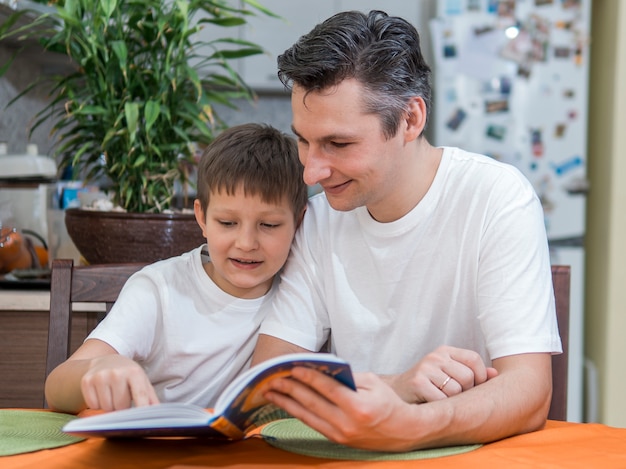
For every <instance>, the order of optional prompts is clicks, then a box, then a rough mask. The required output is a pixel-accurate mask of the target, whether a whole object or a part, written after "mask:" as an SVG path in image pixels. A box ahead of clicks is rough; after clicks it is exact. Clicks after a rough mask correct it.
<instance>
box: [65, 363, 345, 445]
mask: <svg viewBox="0 0 626 469" xmlns="http://www.w3.org/2000/svg"><path fill="white" fill-rule="evenodd" d="M296 366H305V367H309V368H315V369H317V370H319V371H322V372H324V373H326V374H328V375H330V376H333V377H334V378H335V379H337V381H339V382H341V383H343V384H345V385H346V386H348V387H349V388H351V389H356V386H355V384H354V379H353V377H352V371H351V369H350V365H349V364H348V363H347V362H345V361H344V360H342V359H340V358H338V357H337V356H335V355H332V354H328V353H295V354H289V355H282V356H279V357H276V358H274V359H271V360H267V361H265V362H263V363H259V364H258V365H256V366H254V367H252V368H250V369H249V370H247V371H246V372H244V373H242V374H241V375H239V376H238V377H237V378H236V379H235V380H233V382H232V383H230V384H229V385H228V386H227V387H226V389H224V392H223V393H222V394H221V395H220V397H219V398H218V400H217V403H216V404H215V409H214V410H213V411H210V410H207V409H204V408H202V407H199V406H196V405H193V404H181V403H163V404H156V405H152V406H145V407H132V408H130V409H124V410H117V411H113V412H108V413H105V414H99V415H94V416H92V417H84V418H79V419H75V420H72V421H71V422H69V423H67V424H66V425H65V426H64V427H63V431H64V432H66V433H69V434H72V435H77V436H101V437H107V438H109V437H110V438H114V437H115V438H117V437H153V436H197V437H209V438H222V439H240V438H243V437H244V436H245V434H246V433H247V432H248V431H250V430H252V429H254V428H255V427H256V426H258V425H260V424H262V423H265V422H267V421H269V420H271V419H272V412H274V413H276V410H277V408H276V407H275V406H272V405H268V404H269V403H268V401H267V400H265V398H264V397H263V394H264V393H265V391H266V390H267V383H268V382H269V381H271V380H273V379H275V378H279V377H288V376H290V375H291V370H292V369H293V368H294V367H296Z"/></svg>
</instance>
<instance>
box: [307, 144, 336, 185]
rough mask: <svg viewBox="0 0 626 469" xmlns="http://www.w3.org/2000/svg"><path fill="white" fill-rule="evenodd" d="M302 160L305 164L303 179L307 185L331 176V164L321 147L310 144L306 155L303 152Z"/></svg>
mask: <svg viewBox="0 0 626 469" xmlns="http://www.w3.org/2000/svg"><path fill="white" fill-rule="evenodd" d="M300 160H301V161H302V164H303V165H304V173H303V179H304V183H305V184H306V185H308V186H314V185H315V184H317V183H319V182H321V181H323V180H325V179H328V178H329V177H330V174H331V169H330V165H329V164H328V161H327V160H326V158H324V155H323V154H322V152H321V151H320V150H319V149H317V148H314V147H313V146H309V147H308V148H307V149H306V150H305V154H304V155H302V153H301V158H300Z"/></svg>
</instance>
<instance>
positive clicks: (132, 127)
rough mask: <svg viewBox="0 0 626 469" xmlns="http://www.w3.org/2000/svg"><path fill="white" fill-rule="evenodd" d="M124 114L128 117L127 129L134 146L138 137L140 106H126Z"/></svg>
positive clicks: (135, 104)
mask: <svg viewBox="0 0 626 469" xmlns="http://www.w3.org/2000/svg"><path fill="white" fill-rule="evenodd" d="M124 114H125V116H126V128H127V129H128V135H129V138H130V143H131V144H132V143H133V142H134V141H135V137H136V135H137V125H138V121H139V106H138V105H137V103H126V104H124Z"/></svg>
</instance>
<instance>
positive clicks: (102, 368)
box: [80, 354, 159, 411]
mask: <svg viewBox="0 0 626 469" xmlns="http://www.w3.org/2000/svg"><path fill="white" fill-rule="evenodd" d="M80 388H81V391H82V393H83V398H84V399H85V403H86V404H87V406H88V407H89V408H91V409H103V410H106V411H110V410H119V409H127V408H129V407H130V406H131V405H132V404H133V403H134V404H135V406H137V407H139V406H145V405H152V404H158V402H159V399H158V397H157V396H156V393H155V391H154V388H153V387H152V384H150V380H149V379H148V376H147V375H146V373H145V371H144V370H143V369H142V368H141V366H139V365H138V364H137V363H136V362H134V361H133V360H131V359H130V358H127V357H124V356H122V355H118V354H113V355H104V356H102V357H97V358H93V359H92V360H91V363H90V365H89V369H88V370H87V372H86V373H85V374H84V375H83V377H82V379H81V381H80Z"/></svg>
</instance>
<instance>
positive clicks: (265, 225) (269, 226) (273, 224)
mask: <svg viewBox="0 0 626 469" xmlns="http://www.w3.org/2000/svg"><path fill="white" fill-rule="evenodd" d="M261 226H263V227H265V228H277V227H279V226H280V224H279V223H261Z"/></svg>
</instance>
